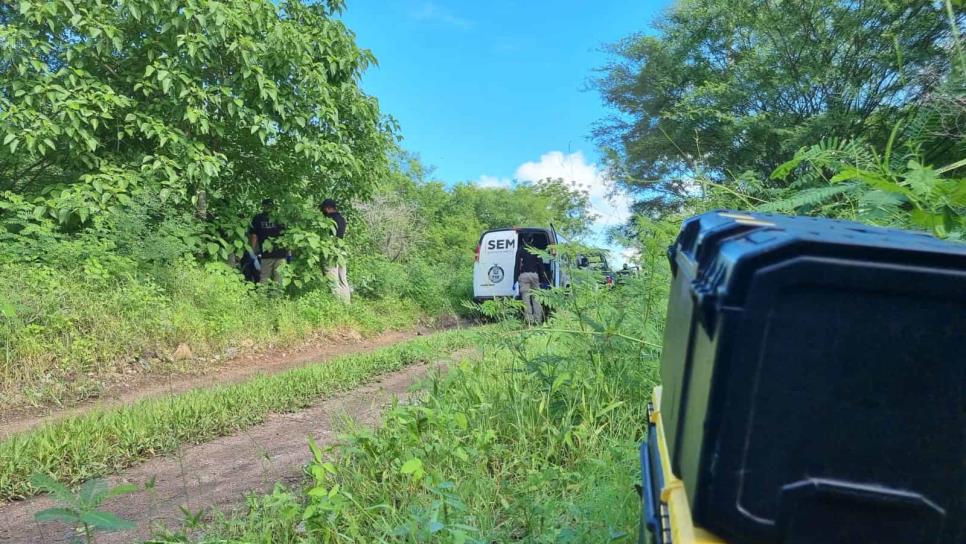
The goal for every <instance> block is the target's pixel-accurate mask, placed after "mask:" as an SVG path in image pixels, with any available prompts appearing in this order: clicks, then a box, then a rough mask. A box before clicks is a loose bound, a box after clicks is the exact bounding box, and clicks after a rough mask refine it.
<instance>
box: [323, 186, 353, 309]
mask: <svg viewBox="0 0 966 544" xmlns="http://www.w3.org/2000/svg"><path fill="white" fill-rule="evenodd" d="M320 208H321V209H322V213H323V214H325V216H326V217H328V218H329V219H331V220H332V222H333V223H335V237H336V238H340V239H341V238H345V227H346V220H345V217H342V214H341V213H339V209H338V208H337V207H336V205H335V201H334V200H332V199H331V198H327V199H325V200H323V201H322V205H321V206H320ZM325 275H326V276H328V278H329V281H330V282H331V283H332V294H333V295H335V297H336V298H337V299H339V300H341V301H342V302H344V303H346V304H348V303H349V300H350V299H351V297H352V287H350V286H349V278H348V271H347V270H346V265H345V261H342V260H339V261H335V262H333V263H330V264H328V265H327V266H326V267H325Z"/></svg>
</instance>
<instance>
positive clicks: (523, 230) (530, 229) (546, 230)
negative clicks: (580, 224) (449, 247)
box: [480, 227, 553, 243]
mask: <svg viewBox="0 0 966 544" xmlns="http://www.w3.org/2000/svg"><path fill="white" fill-rule="evenodd" d="M508 230H515V231H517V232H520V233H528V232H543V233H545V234H547V235H549V234H551V233H552V232H553V231H551V230H550V228H549V227H503V228H499V229H490V230H487V231H484V232H483V234H481V235H480V243H482V242H483V238H485V237H486V235H487V234H491V233H494V232H504V231H508Z"/></svg>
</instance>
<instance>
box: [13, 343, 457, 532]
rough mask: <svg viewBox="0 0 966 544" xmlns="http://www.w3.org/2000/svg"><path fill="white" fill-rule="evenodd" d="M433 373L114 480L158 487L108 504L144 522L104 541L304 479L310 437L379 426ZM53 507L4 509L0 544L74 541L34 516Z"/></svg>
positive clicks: (365, 391) (39, 501)
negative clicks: (347, 426)
mask: <svg viewBox="0 0 966 544" xmlns="http://www.w3.org/2000/svg"><path fill="white" fill-rule="evenodd" d="M468 353H471V352H466V351H464V352H461V353H459V354H457V355H454V356H453V358H456V357H460V358H461V357H465V356H467V354H468ZM451 359H452V358H451ZM443 363H445V361H444V362H443ZM439 364H441V363H436V365H439ZM430 369H431V365H414V366H411V367H408V368H405V369H403V370H401V371H398V372H395V373H392V374H387V375H384V376H382V377H380V378H379V379H378V380H377V381H374V382H373V383H371V384H369V385H366V386H363V387H361V388H359V389H356V390H354V391H352V392H350V393H346V394H344V395H340V396H337V397H333V398H330V399H327V400H323V401H321V402H320V403H319V404H317V405H316V406H314V407H312V408H309V409H307V410H303V411H300V412H297V413H294V414H285V415H273V416H271V417H269V418H268V419H267V420H266V421H265V422H264V423H263V424H261V425H258V426H256V427H254V428H251V429H249V430H247V431H244V432H240V433H238V434H235V435H232V436H228V437H224V438H220V439H218V440H215V441H213V442H209V443H207V444H202V445H198V446H192V447H187V448H185V449H183V450H182V451H180V452H179V453H178V455H173V456H167V457H161V458H156V459H153V460H150V461H148V462H146V463H144V464H142V465H139V466H137V467H134V468H131V469H128V470H125V471H123V472H122V473H120V474H118V475H117V476H115V477H113V478H111V479H110V481H111V482H112V483H119V482H131V483H136V484H142V485H143V484H144V483H145V482H147V481H149V480H150V479H151V478H154V479H155V488H154V490H153V491H151V492H148V491H139V492H137V493H135V494H132V495H126V496H123V497H118V498H114V499H111V500H108V501H107V502H106V503H105V504H104V506H103V509H104V510H107V511H110V512H114V513H116V514H118V515H120V516H122V517H124V518H126V519H130V520H132V521H135V522H137V524H138V528H137V529H136V530H132V531H126V532H123V533H105V534H102V535H99V536H98V539H97V542H98V543H100V544H104V543H120V542H138V541H140V539H144V538H146V537H148V536H149V535H150V530H151V527H153V526H155V525H156V524H159V523H162V524H165V525H167V526H169V527H179V526H180V522H181V521H182V520H183V515H182V513H181V511H180V508H179V507H181V506H184V507H185V508H187V509H189V510H191V511H197V510H199V509H207V510H208V511H211V510H221V511H230V510H231V509H232V508H233V507H236V506H238V505H239V504H243V501H244V494H245V493H246V492H248V491H262V492H265V491H270V490H271V488H272V487H273V486H274V484H275V482H285V483H294V482H297V481H299V480H300V478H301V473H302V466H303V465H304V464H305V463H306V462H307V461H308V460H309V459H310V454H309V450H308V445H307V444H308V438H307V437H308V436H309V435H310V434H311V435H312V436H313V437H314V438H315V439H316V441H317V442H318V443H319V445H321V446H323V447H325V446H326V445H332V444H334V443H335V442H336V440H337V439H338V432H339V429H340V428H341V423H342V422H344V421H345V419H344V418H345V417H346V416H349V417H351V418H353V419H354V420H355V421H357V422H359V423H362V424H365V425H373V424H375V423H376V422H377V421H378V417H379V412H380V410H381V409H382V408H383V407H385V406H386V405H387V404H388V403H389V402H391V400H392V399H393V398H394V397H402V396H405V395H406V394H407V392H408V391H409V390H410V387H411V386H412V385H413V383H415V382H417V381H418V380H419V379H421V378H423V377H425V376H426V374H427V372H429V371H430ZM51 506H54V501H53V500H51V499H50V498H49V497H46V496H41V497H34V498H32V499H29V500H26V501H20V502H15V503H10V504H7V505H4V506H2V507H0V519H2V520H3V523H2V524H0V543H2V544H7V543H14V542H16V543H21V542H24V543H26V542H68V541H69V537H70V531H69V529H68V528H67V527H65V526H63V525H59V524H55V523H45V524H38V523H37V522H35V521H34V520H33V516H34V513H35V512H37V511H39V510H42V509H44V508H49V507H51Z"/></svg>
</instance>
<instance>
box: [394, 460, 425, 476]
mask: <svg viewBox="0 0 966 544" xmlns="http://www.w3.org/2000/svg"><path fill="white" fill-rule="evenodd" d="M399 472H401V473H403V474H412V475H413V476H414V477H416V478H419V477H420V476H422V474H423V461H422V460H421V459H420V458H418V457H413V458H412V459H410V460H409V461H406V462H405V463H404V464H403V466H402V468H401V469H399Z"/></svg>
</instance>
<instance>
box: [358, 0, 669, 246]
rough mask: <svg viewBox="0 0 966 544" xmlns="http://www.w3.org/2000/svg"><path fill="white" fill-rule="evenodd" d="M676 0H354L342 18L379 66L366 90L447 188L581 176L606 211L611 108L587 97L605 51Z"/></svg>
mask: <svg viewBox="0 0 966 544" xmlns="http://www.w3.org/2000/svg"><path fill="white" fill-rule="evenodd" d="M669 3H670V2H669V0H600V1H597V2H591V1H587V0H584V1H577V0H555V1H552V0H540V1H536V0H532V1H513V0H495V1H491V2H466V1H455V0H350V1H349V2H348V8H347V10H346V13H345V14H344V16H343V18H344V20H345V22H346V24H347V25H348V26H349V28H350V29H352V30H353V31H354V32H355V33H356V35H357V38H358V42H359V44H360V46H362V47H365V48H368V49H371V50H372V51H373V52H374V53H375V55H376V57H377V58H378V59H379V66H378V67H375V68H373V69H372V70H370V71H369V73H367V74H366V76H365V78H364V80H363V86H364V88H365V89H366V91H367V92H369V93H370V94H372V95H375V96H376V97H378V98H379V101H380V104H381V106H382V109H383V111H384V112H386V113H389V114H390V115H392V116H394V117H395V118H396V119H397V120H398V121H399V123H400V125H401V133H402V135H403V137H404V141H403V146H404V147H406V148H407V149H408V150H410V151H414V152H416V153H418V154H419V155H420V156H421V157H422V158H423V160H424V162H426V163H427V164H429V165H432V166H435V167H436V172H435V176H436V177H437V178H438V179H441V180H443V181H445V182H447V183H450V184H452V183H456V182H460V181H474V182H477V183H481V184H484V185H490V186H500V185H506V184H508V183H510V182H511V180H514V179H519V180H526V181H535V179H531V178H538V177H545V176H548V175H551V176H563V177H566V178H574V180H575V181H576V182H578V183H579V184H580V186H581V187H584V188H586V189H588V190H589V191H590V193H591V195H592V198H593V200H594V202H595V208H597V209H598V212H599V213H600V214H601V215H606V216H607V217H603V218H602V219H601V221H600V224H599V225H598V227H599V228H600V229H602V228H603V227H605V226H606V225H607V224H613V223H616V222H618V221H619V220H620V219H622V214H625V213H626V204H627V202H626V199H624V200H621V199H620V198H618V202H616V203H615V202H609V201H607V199H606V198H605V194H606V193H607V192H608V191H607V190H606V187H605V186H606V185H607V184H608V181H607V180H606V179H605V176H604V173H603V172H602V171H601V170H600V169H599V168H598V167H597V165H596V163H597V161H598V158H599V155H598V152H597V149H596V147H595V145H594V144H593V142H592V140H591V138H590V132H591V129H592V125H593V123H594V122H596V121H598V120H600V119H601V118H603V117H605V116H606V115H608V114H609V113H610V112H609V111H608V110H607V109H606V108H605V107H604V106H603V104H602V103H601V100H600V97H599V95H598V94H597V93H596V92H595V91H593V90H587V86H588V85H587V84H588V79H589V78H591V77H592V76H593V70H594V68H597V67H600V66H601V65H603V64H604V63H605V62H606V60H607V57H606V55H605V54H604V53H602V52H601V51H600V49H601V47H602V46H603V45H604V44H607V43H611V42H614V41H617V40H619V39H620V38H622V37H624V36H627V35H629V34H632V33H634V32H640V31H646V30H647V29H648V25H649V23H650V22H651V20H652V19H653V18H654V17H655V16H656V15H658V14H659V13H660V12H661V10H663V9H664V8H665V7H666V6H667V5H668V4H669Z"/></svg>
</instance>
